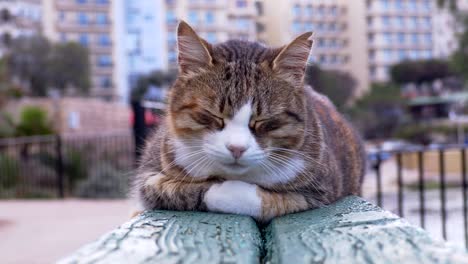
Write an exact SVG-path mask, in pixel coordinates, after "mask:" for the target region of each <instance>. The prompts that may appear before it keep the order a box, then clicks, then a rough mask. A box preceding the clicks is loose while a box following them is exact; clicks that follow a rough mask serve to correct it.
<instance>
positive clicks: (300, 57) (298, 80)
mask: <svg viewBox="0 0 468 264" xmlns="http://www.w3.org/2000/svg"><path fill="white" fill-rule="evenodd" d="M311 36H312V32H307V33H304V34H302V35H300V36H299V37H297V38H296V39H295V40H293V41H292V42H291V43H289V45H287V46H285V47H284V48H282V50H281V51H280V52H279V54H278V55H277V56H276V58H275V60H274V61H273V70H274V71H275V72H277V73H278V74H279V75H280V76H281V77H282V78H284V79H286V80H288V81H291V82H293V83H294V84H296V85H300V84H302V82H303V80H304V75H305V68H306V66H307V61H308V59H309V55H310V49H311V48H312V40H311V39H310V37H311Z"/></svg>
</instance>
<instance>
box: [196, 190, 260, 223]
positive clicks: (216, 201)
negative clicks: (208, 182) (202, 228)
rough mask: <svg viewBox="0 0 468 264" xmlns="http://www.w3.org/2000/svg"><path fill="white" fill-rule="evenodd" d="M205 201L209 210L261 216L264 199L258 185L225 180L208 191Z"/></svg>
mask: <svg viewBox="0 0 468 264" xmlns="http://www.w3.org/2000/svg"><path fill="white" fill-rule="evenodd" d="M204 202H205V204H206V206H207V207H208V210H209V211H212V212H221V213H231V214H241V215H249V216H252V217H255V218H258V217H260V216H261V213H262V199H261V197H260V195H259V194H258V187H257V185H255V184H250V183H246V182H242V181H225V182H222V183H219V184H214V185H212V186H211V187H210V189H209V190H208V191H207V192H206V194H205V197H204Z"/></svg>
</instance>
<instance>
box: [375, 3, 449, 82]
mask: <svg viewBox="0 0 468 264" xmlns="http://www.w3.org/2000/svg"><path fill="white" fill-rule="evenodd" d="M366 2H367V28H368V32H367V38H368V41H367V43H368V47H369V54H368V58H369V74H370V79H371V81H377V82H380V81H387V80H388V79H389V78H390V76H389V69H390V66H391V65H393V64H395V63H398V62H400V61H403V60H408V59H409V60H420V59H430V58H433V57H434V55H435V54H434V49H435V48H434V43H435V38H436V37H437V38H438V36H434V33H435V32H434V30H436V29H434V27H433V22H434V21H433V16H434V15H435V14H437V6H436V1H432V0H410V1H403V0H393V1H390V0H367V1H366ZM445 28H446V30H451V29H449V28H447V27H445ZM447 38H449V37H447ZM450 42H451V40H447V39H444V40H441V41H438V44H440V45H437V50H438V51H439V52H441V53H445V50H446V49H448V48H447V47H444V46H441V45H442V44H444V43H445V45H448V44H449V43H450Z"/></svg>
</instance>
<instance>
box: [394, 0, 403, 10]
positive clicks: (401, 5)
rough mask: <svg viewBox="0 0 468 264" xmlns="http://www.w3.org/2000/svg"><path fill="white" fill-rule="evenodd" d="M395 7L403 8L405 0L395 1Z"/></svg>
mask: <svg viewBox="0 0 468 264" xmlns="http://www.w3.org/2000/svg"><path fill="white" fill-rule="evenodd" d="M395 8H396V9H397V10H403V9H404V8H405V7H404V5H403V1H402V0H396V1H395Z"/></svg>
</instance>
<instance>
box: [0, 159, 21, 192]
mask: <svg viewBox="0 0 468 264" xmlns="http://www.w3.org/2000/svg"><path fill="white" fill-rule="evenodd" d="M18 168H19V164H18V162H17V161H16V160H15V159H13V158H11V157H8V156H7V155H4V154H0V172H1V173H2V176H1V177H0V188H2V189H3V188H5V189H9V188H13V187H15V186H16V184H17V183H18V179H19V171H18Z"/></svg>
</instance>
